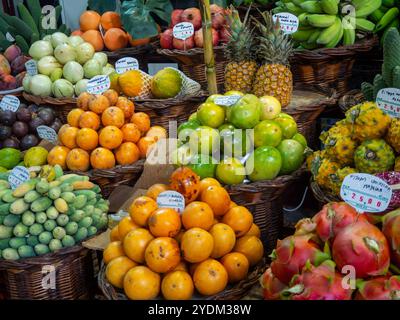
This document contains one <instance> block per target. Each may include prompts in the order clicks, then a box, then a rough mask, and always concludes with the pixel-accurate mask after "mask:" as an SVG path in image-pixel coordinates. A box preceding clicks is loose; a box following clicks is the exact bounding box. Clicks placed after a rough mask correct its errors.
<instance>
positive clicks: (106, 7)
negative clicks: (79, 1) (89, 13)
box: [88, 0, 117, 14]
mask: <svg viewBox="0 0 400 320" xmlns="http://www.w3.org/2000/svg"><path fill="white" fill-rule="evenodd" d="M88 8H89V9H90V10H93V11H97V12H98V13H99V14H103V13H104V12H107V11H115V9H116V8H117V0H89V1H88Z"/></svg>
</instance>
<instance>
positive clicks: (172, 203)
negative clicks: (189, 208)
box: [157, 191, 185, 213]
mask: <svg viewBox="0 0 400 320" xmlns="http://www.w3.org/2000/svg"><path fill="white" fill-rule="evenodd" d="M157 205H158V207H159V208H171V209H174V210H176V211H178V212H179V213H182V212H183V210H185V198H184V197H183V196H182V195H181V194H180V193H179V192H176V191H164V192H161V193H160V194H159V195H158V197H157Z"/></svg>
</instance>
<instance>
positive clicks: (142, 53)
mask: <svg viewBox="0 0 400 320" xmlns="http://www.w3.org/2000/svg"><path fill="white" fill-rule="evenodd" d="M159 43H160V42H159V40H157V41H153V42H150V43H148V44H145V45H141V46H137V47H129V48H123V49H119V50H115V51H103V52H104V53H105V54H106V55H107V57H108V60H109V62H112V63H115V62H116V61H117V60H119V59H121V58H125V57H134V58H136V59H137V60H138V62H139V64H140V66H139V67H140V69H141V70H143V69H145V68H147V66H146V64H147V63H146V62H147V57H148V56H151V55H153V54H154V53H155V50H156V48H157V47H158V46H159Z"/></svg>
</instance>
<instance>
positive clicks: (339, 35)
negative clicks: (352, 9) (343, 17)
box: [325, 19, 344, 48]
mask: <svg viewBox="0 0 400 320" xmlns="http://www.w3.org/2000/svg"><path fill="white" fill-rule="evenodd" d="M339 20H340V19H339ZM343 33H344V28H343V25H342V23H339V32H338V33H337V36H336V37H335V38H333V39H332V41H331V42H329V43H327V44H326V45H325V47H326V48H335V47H337V45H338V44H339V43H340V41H341V40H342V38H343Z"/></svg>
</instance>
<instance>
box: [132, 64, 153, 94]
mask: <svg viewBox="0 0 400 320" xmlns="http://www.w3.org/2000/svg"><path fill="white" fill-rule="evenodd" d="M138 71H139V72H140V75H141V77H142V90H141V91H140V92H139V95H138V96H137V97H135V99H148V98H150V97H151V79H152V78H153V77H152V76H150V75H148V74H147V73H146V72H143V71H142V70H138Z"/></svg>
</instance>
